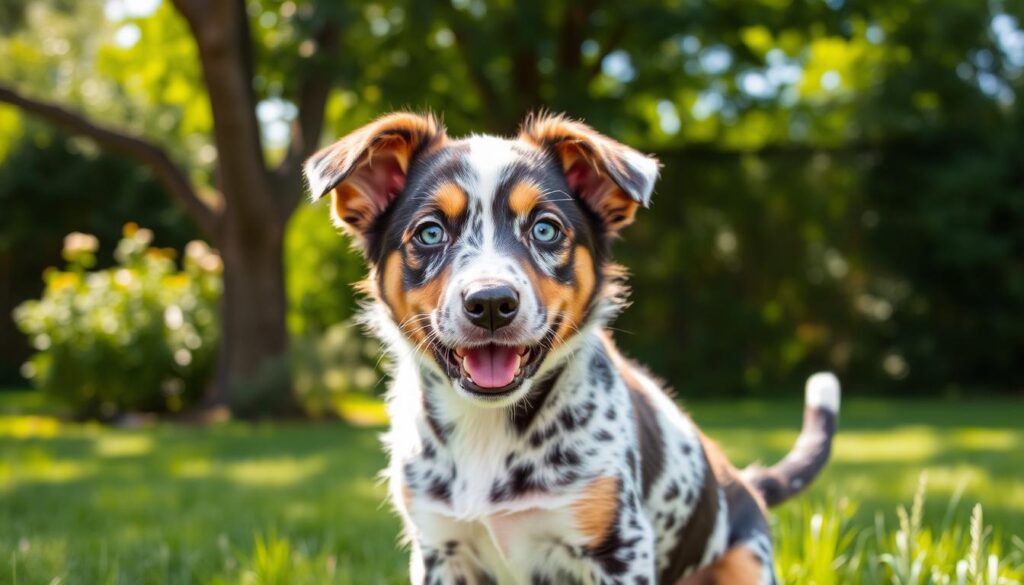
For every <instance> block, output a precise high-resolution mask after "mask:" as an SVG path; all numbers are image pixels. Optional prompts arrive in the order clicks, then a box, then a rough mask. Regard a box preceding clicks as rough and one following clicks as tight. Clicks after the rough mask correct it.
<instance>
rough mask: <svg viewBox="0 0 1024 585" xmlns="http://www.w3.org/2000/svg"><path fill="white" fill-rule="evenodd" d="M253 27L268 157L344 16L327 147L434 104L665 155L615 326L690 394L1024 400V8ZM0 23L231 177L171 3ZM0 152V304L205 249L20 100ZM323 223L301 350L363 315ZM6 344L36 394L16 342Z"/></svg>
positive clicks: (893, 7)
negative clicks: (85, 264) (63, 278)
mask: <svg viewBox="0 0 1024 585" xmlns="http://www.w3.org/2000/svg"><path fill="white" fill-rule="evenodd" d="M247 8H248V12H249V18H250V23H251V24H252V27H253V38H254V42H255V47H254V59H255V61H254V62H255V67H256V70H255V72H256V75H255V77H254V84H255V88H254V90H255V91H256V92H257V95H258V97H259V99H260V100H261V101H260V103H259V108H258V114H259V118H260V122H261V125H262V128H263V132H264V139H265V143H266V145H267V149H268V152H267V156H268V157H269V158H270V159H273V158H275V157H279V156H281V153H282V148H283V146H284V145H285V143H286V139H287V135H288V122H289V121H290V120H291V119H292V118H294V116H295V106H294V104H292V103H291V102H290V101H288V96H289V95H291V93H290V92H291V88H290V85H289V84H290V83H291V81H290V79H291V78H290V76H289V72H290V71H294V70H295V68H296V67H302V66H304V65H303V63H305V61H304V60H303V56H304V55H308V54H310V51H312V50H313V48H315V47H313V46H312V45H310V43H311V42H312V41H310V40H309V38H308V33H309V30H310V29H311V27H316V26H317V25H318V24H319V23H321V22H323V21H324V19H328V20H332V21H336V22H339V23H341V25H342V29H341V30H342V34H341V50H339V52H338V54H337V55H330V56H329V58H330V59H332V61H331V69H330V70H331V72H332V75H333V76H334V78H335V79H334V87H335V89H334V90H333V92H332V93H331V95H330V97H329V99H328V103H327V108H326V116H327V126H328V131H327V134H328V138H333V137H336V136H340V135H342V134H344V133H345V132H347V131H348V130H350V129H352V128H354V127H356V126H358V125H360V124H362V123H364V122H366V121H367V120H369V119H370V118H371V117H372V116H374V115H376V114H378V113H380V112H384V111H388V110H390V109H393V108H401V107H411V108H431V109H434V110H437V111H439V112H441V113H443V114H444V116H445V119H446V122H447V124H448V125H449V127H450V129H451V131H452V132H453V133H454V134H461V133H465V132H469V131H492V132H499V133H506V134H507V133H511V132H514V130H515V126H516V124H517V123H518V121H519V119H520V118H521V117H522V115H523V114H524V113H525V112H526V111H528V110H530V109H536V108H539V107H548V108H551V109H555V110H565V111H567V112H569V113H571V114H572V115H575V116H579V117H582V118H584V119H586V120H587V121H589V122H590V123H592V124H593V125H595V126H596V127H597V128H598V129H600V130H602V131H605V132H607V133H610V134H611V135H613V136H616V137H618V138H620V139H622V140H624V141H626V142H628V143H630V144H632V145H634V146H636V147H638V148H640V149H643V150H646V151H650V152H654V153H655V154H657V155H659V156H660V157H661V158H662V160H663V161H664V163H665V170H664V178H663V180H662V181H661V183H660V185H659V187H658V190H657V194H656V196H655V198H654V204H653V209H652V210H650V211H648V212H646V213H643V214H641V216H640V219H639V221H638V223H637V225H636V226H634V227H633V228H631V229H630V230H629V231H628V232H627V233H626V235H625V240H624V241H623V242H621V243H620V244H619V246H618V256H619V259H620V260H622V261H623V262H624V263H625V264H627V265H628V266H629V267H630V269H631V271H632V272H633V274H634V278H633V288H634V298H635V299H638V300H639V301H640V302H637V303H635V304H634V305H633V306H632V307H631V308H630V309H629V311H628V312H627V313H626V314H625V315H624V316H623V318H622V319H621V320H620V321H619V322H618V324H617V327H618V328H619V329H620V330H621V333H620V334H619V338H620V343H621V344H622V345H623V346H624V347H625V348H626V349H627V351H629V352H630V353H632V354H634V355H635V356H637V357H639V358H640V359H642V360H643V361H645V362H647V363H649V364H650V365H651V367H652V368H653V369H654V370H655V371H657V372H659V373H661V374H662V375H664V376H665V377H666V378H667V379H668V380H670V381H671V382H672V383H673V384H674V385H675V386H677V387H678V388H679V389H680V390H681V391H682V392H683V394H684V395H687V396H736V395H767V394H779V393H783V394H786V393H791V392H793V391H794V390H795V389H796V388H797V387H798V386H799V384H800V383H801V381H802V379H803V378H804V376H805V375H806V374H807V373H808V372H809V371H811V370H813V369H819V368H826V367H827V368H832V369H835V370H837V371H838V372H839V373H840V376H841V377H842V379H843V380H844V383H846V385H847V387H848V388H851V389H853V390H854V391H855V392H858V393H862V392H865V393H875V394H883V393H884V394H899V395H909V394H924V395H949V396H962V395H966V394H968V393H972V392H976V391H978V390H984V391H989V392H1001V393H1015V392H1019V391H1020V390H1021V385H1020V380H1021V378H1022V376H1021V364H1024V262H1022V261H1021V258H1024V225H1022V224H1024V171H1022V170H1021V169H1024V160H1022V156H1024V155H1022V154H1021V153H1022V152H1024V144H1022V140H1024V125H1022V115H1021V109H1020V108H1019V106H1018V104H1017V100H1018V92H1019V90H1020V88H1021V83H1022V75H1021V73H1022V68H1024V48H1022V42H1024V41H1022V38H1024V37H1022V33H1021V28H1020V17H1021V11H1022V4H1021V3H1020V2H1011V1H1005V2H988V3H984V2H963V1H960V0H936V1H930V2H927V3H926V4H925V3H923V2H918V1H911V0H907V1H904V2H896V3H894V2H888V1H882V0H877V1H870V0H864V1H856V2H855V1H841V0H837V1H830V2H818V1H817V0H815V1H811V0H806V1H801V2H794V3H789V2H784V3H777V2H769V1H764V2H754V3H750V4H749V6H744V7H743V8H742V9H740V8H739V6H738V5H734V4H733V3H732V2H729V1H725V0H717V1H705V2H680V3H674V2H660V1H658V2H655V1H645V2H631V3H609V4H604V3H600V2H584V3H579V4H565V3H562V2H545V3H532V2H527V3H521V2H518V3H508V2H482V1H480V0H458V1H454V2H452V3H450V4H449V3H445V2H440V3H423V2H411V1H410V2H403V1H399V0H395V1H384V2H351V3H330V4H324V5H314V4H310V3H306V2H299V3H295V2H291V1H277V0H274V1H271V0H266V1H255V0H253V1H250V2H248V3H247ZM5 10H7V11H8V14H9V16H10V18H8V19H5V24H4V30H5V35H4V36H3V37H0V56H3V58H2V59H0V75H2V76H3V77H5V78H9V79H12V80H16V81H18V82H19V84H20V85H22V86H25V87H29V88H33V87H34V88H38V89H41V90H44V91H46V92H47V95H51V96H52V97H54V98H60V99H61V100H62V101H65V102H67V103H71V104H74V105H76V106H77V107H78V108H80V109H82V110H84V111H85V112H87V113H89V114H91V115H93V116H96V117H99V118H102V119H107V120H117V121H118V123H119V125H123V126H127V127H130V128H133V129H136V130H139V131H142V132H144V133H146V134H148V135H149V136H151V137H152V138H155V139H156V140H157V141H158V142H160V143H161V144H162V145H163V146H164V147H166V148H168V149H169V150H170V151H171V152H172V153H173V154H174V156H176V157H178V158H179V159H180V160H182V161H184V162H187V163H188V164H189V169H190V173H191V174H193V175H194V176H195V177H199V178H200V179H201V180H203V177H206V179H205V180H213V179H214V177H212V175H211V174H210V173H211V157H214V156H216V153H215V151H213V149H212V146H211V145H210V143H209V129H210V127H211V123H212V121H211V118H210V112H209V106H208V104H207V103H206V102H205V101H204V96H203V84H202V80H201V77H200V75H199V71H198V69H197V65H196V64H195V47H194V44H193V43H192V39H191V37H190V36H189V34H188V31H187V30H186V28H185V27H184V23H183V22H182V21H181V19H180V17H178V16H177V14H176V13H175V12H174V10H173V9H172V8H171V6H170V5H169V3H167V2H161V1H160V0H145V1H142V0H138V1H131V2H123V1H121V0H110V1H109V2H106V3H67V2H59V1H56V0H36V1H32V2H25V1H22V2H14V3H10V5H9V7H8V8H5ZM922 11H924V12H926V13H927V16H928V17H927V18H919V17H918V16H919V15H920V14H921V13H922ZM0 160H5V164H4V165H3V166H2V167H0V200H2V201H3V205H4V209H5V213H4V214H3V215H4V218H3V220H2V223H0V234H2V237H0V254H2V255H3V258H4V261H3V262H2V263H0V269H2V270H3V271H4V279H3V280H4V282H5V283H7V284H5V288H6V290H5V294H4V298H3V304H4V307H3V309H4V310H3V312H4V313H9V311H10V309H11V308H13V306H14V305H16V304H17V303H18V302H19V301H20V300H22V299H24V298H29V297H31V296H33V295H34V294H37V293H38V291H40V290H41V288H40V287H41V283H40V281H39V280H38V279H37V278H35V277H34V276H33V275H34V274H37V273H38V272H39V271H40V269H41V267H42V266H44V265H48V264H52V263H53V262H54V261H55V259H56V257H57V251H58V250H59V242H60V238H61V237H62V236H63V234H64V233H66V232H68V231H71V230H78V231H87V232H89V233H95V234H96V235H98V236H99V237H100V241H101V242H102V246H104V248H103V249H104V250H110V249H111V247H112V246H113V243H114V241H115V238H116V232H117V230H118V229H119V227H120V225H121V224H123V223H124V222H126V221H137V222H139V223H140V224H141V225H143V226H145V227H149V228H151V229H153V230H154V231H155V233H156V237H157V240H158V242H159V243H160V244H169V245H173V246H176V247H180V246H182V245H183V243H184V241H185V240H187V239H188V238H189V237H194V236H195V232H194V231H193V228H191V227H190V226H189V225H188V224H187V222H185V221H184V220H183V219H182V217H183V216H182V215H181V214H180V213H179V212H178V211H177V209H176V208H174V207H173V206H171V205H170V204H169V203H167V202H165V201H160V200H159V198H158V197H155V193H156V192H158V191H159V188H158V187H156V186H155V185H154V183H153V182H152V180H151V179H149V178H148V173H147V172H146V171H144V170H140V169H138V168H137V167H134V166H133V165H131V164H128V163H126V162H124V161H122V160H121V159H119V158H117V157H114V156H111V155H104V154H100V153H99V152H97V151H96V149H95V147H93V146H91V144H90V143H89V142H88V141H83V140H72V141H68V140H67V139H66V138H64V137H63V136H61V135H59V134H54V133H53V132H52V131H50V130H48V129H46V128H44V127H42V126H39V125H37V124H34V123H29V122H27V121H26V120H25V119H23V118H22V117H21V116H20V115H19V114H18V113H17V112H16V111H15V110H13V109H10V108H6V107H0ZM101 186H102V187H101ZM34 194H38V195H34ZM58 202H60V203H58ZM7 210H11V212H10V213H8V212H6V211H7ZM325 216H326V212H325V211H324V210H322V209H301V210H300V211H299V212H298V214H297V215H296V216H295V217H294V218H293V220H292V222H291V224H290V226H291V227H290V228H289V236H288V240H287V244H286V248H287V250H286V263H287V265H288V299H289V303H290V305H291V309H290V313H289V322H290V326H291V330H292V331H293V333H296V334H305V333H307V332H320V331H323V330H324V329H325V328H326V327H328V326H329V325H331V324H335V323H338V322H340V321H343V320H345V319H347V318H348V317H350V316H351V315H352V313H353V309H354V306H355V305H354V300H353V296H352V293H351V292H350V291H349V290H348V289H347V285H348V284H349V283H351V282H353V281H355V280H358V278H359V277H360V273H361V267H360V266H359V263H358V260H357V258H356V257H355V255H354V254H352V253H351V252H350V251H349V250H348V244H347V243H346V242H345V241H343V240H342V239H340V238H336V237H335V235H334V233H333V231H332V229H331V228H330V227H329V225H328V223H327V221H326V217H325ZM28 226H31V227H28ZM26 249H31V250H33V252H32V253H30V254H26V253H25V252H24V250H26ZM100 258H101V265H104V264H105V263H109V262H111V261H112V259H111V258H110V256H109V255H108V253H101V254H100ZM2 332H3V339H4V340H3V343H4V347H5V351H4V354H3V356H4V357H3V362H4V363H3V369H4V371H5V372H6V374H5V376H6V378H7V379H8V380H11V381H16V380H17V379H18V378H17V371H18V368H19V367H20V365H21V363H22V361H23V360H24V358H25V357H26V352H25V350H24V349H23V348H24V344H23V342H21V341H19V340H20V339H21V337H20V336H19V335H18V334H17V333H16V332H15V331H14V329H13V327H11V326H10V324H9V323H8V324H7V325H6V326H5V327H4V328H3V329H2ZM665 340H671V341H672V343H666V342H665Z"/></svg>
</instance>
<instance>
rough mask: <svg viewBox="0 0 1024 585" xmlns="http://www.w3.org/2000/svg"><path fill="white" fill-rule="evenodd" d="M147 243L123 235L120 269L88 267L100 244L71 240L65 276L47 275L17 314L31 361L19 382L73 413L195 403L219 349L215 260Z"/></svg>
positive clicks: (194, 247) (204, 250)
mask: <svg viewBox="0 0 1024 585" xmlns="http://www.w3.org/2000/svg"><path fill="white" fill-rule="evenodd" d="M152 237H153V234H152V232H150V231H149V230H146V229H139V228H138V226H136V225H135V224H128V225H126V226H125V228H124V237H123V239H122V240H121V241H120V242H119V243H118V245H117V249H116V251H115V253H114V256H115V259H116V262H117V264H116V265H115V266H114V267H112V268H110V269H106V270H96V271H90V270H89V269H90V268H92V267H93V266H95V263H96V250H97V248H98V241H97V239H96V238H95V237H94V236H91V235H87V234H81V233H72V234H71V235H69V236H67V238H65V240H64V250H63V257H64V260H65V261H66V262H67V267H66V268H65V269H64V270H58V269H56V268H50V269H47V270H46V272H45V273H44V275H43V277H44V281H45V284H46V288H45V290H44V292H43V297H42V298H41V299H40V300H32V301H27V302H25V303H23V304H21V305H20V306H19V307H18V308H17V309H15V313H14V318H15V321H16V322H17V324H18V327H19V328H20V329H21V330H22V331H23V332H24V333H25V334H26V335H28V336H29V338H30V340H31V342H32V345H33V346H34V347H35V349H36V350H37V352H36V353H35V354H34V355H33V356H32V357H31V358H30V360H29V362H28V363H26V364H25V367H24V370H23V371H24V374H25V375H26V377H29V378H31V379H32V380H33V383H34V384H35V385H36V386H37V387H38V388H40V389H42V390H43V391H45V392H46V393H48V394H50V395H51V396H53V397H55V398H57V399H59V400H61V401H63V402H66V403H68V404H70V405H71V406H72V407H74V408H75V409H76V411H77V412H78V413H79V414H82V415H87V416H101V417H110V416H113V415H116V414H117V413H119V412H124V411H136V410H142V411H154V412H167V411H177V410H180V409H182V408H184V407H186V406H188V405H190V404H192V403H194V402H195V401H196V400H197V399H198V398H199V396H201V395H202V390H203V386H204V384H206V383H207V382H208V381H209V380H210V377H211V374H212V369H213V365H214V358H215V348H216V345H217V331H218V324H217V321H218V315H217V300H218V298H219V296H220V290H221V279H220V272H221V263H220V258H219V257H218V256H217V255H216V254H215V253H214V252H212V251H211V250H210V248H209V247H207V246H206V244H204V243H202V242H199V241H194V242H190V243H189V244H188V245H187V246H186V249H185V257H184V261H183V262H182V267H181V270H179V269H178V266H177V265H176V263H175V260H174V257H175V255H176V253H175V251H174V250H170V249H160V248H153V247H150V242H151V241H152Z"/></svg>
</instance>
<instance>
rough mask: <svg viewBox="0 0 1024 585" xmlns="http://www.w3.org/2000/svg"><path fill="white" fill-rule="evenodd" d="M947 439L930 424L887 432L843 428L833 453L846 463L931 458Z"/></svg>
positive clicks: (915, 460) (836, 457) (925, 459)
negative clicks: (929, 425)
mask: <svg viewBox="0 0 1024 585" xmlns="http://www.w3.org/2000/svg"><path fill="white" fill-rule="evenodd" d="M945 440H946V439H944V438H943V437H942V436H941V435H940V433H939V431H938V430H937V429H934V428H930V427H899V428H896V429H893V430H891V431H884V432H882V431H877V432H876V431H850V430H840V432H839V434H838V435H837V437H836V443H835V452H834V453H835V454H834V457H835V461H837V462H844V463H888V462H901V461H902V462H908V463H909V462H921V461H928V460H930V459H932V458H933V457H935V456H936V455H937V454H938V453H939V452H940V451H941V449H942V448H943V442H944V441H945Z"/></svg>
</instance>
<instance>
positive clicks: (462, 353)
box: [455, 347, 466, 358]
mask: <svg viewBox="0 0 1024 585" xmlns="http://www.w3.org/2000/svg"><path fill="white" fill-rule="evenodd" d="M455 355H457V356H458V357H460V358H461V357H463V356H465V355H466V350H465V348H462V347H456V348H455Z"/></svg>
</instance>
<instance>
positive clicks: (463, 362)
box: [459, 357, 473, 380]
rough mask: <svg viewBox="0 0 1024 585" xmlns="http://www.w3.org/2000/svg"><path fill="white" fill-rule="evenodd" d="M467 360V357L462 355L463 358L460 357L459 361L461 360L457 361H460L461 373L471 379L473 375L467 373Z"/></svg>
mask: <svg viewBox="0 0 1024 585" xmlns="http://www.w3.org/2000/svg"><path fill="white" fill-rule="evenodd" d="M468 362H469V358H467V357H463V358H462V361H461V362H459V363H461V364H462V375H463V376H466V377H467V378H469V379H470V380H472V379H473V376H471V375H469V366H468V365H467V364H468Z"/></svg>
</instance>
